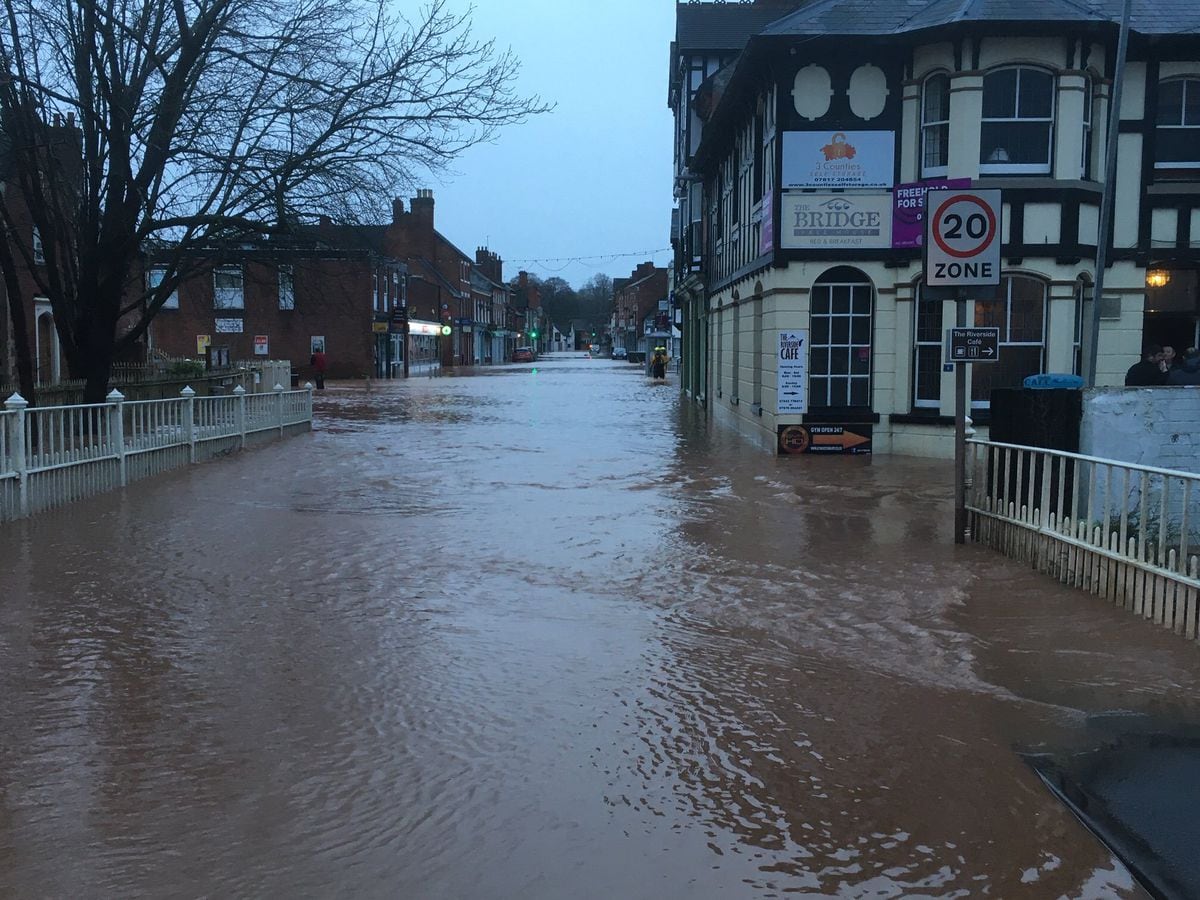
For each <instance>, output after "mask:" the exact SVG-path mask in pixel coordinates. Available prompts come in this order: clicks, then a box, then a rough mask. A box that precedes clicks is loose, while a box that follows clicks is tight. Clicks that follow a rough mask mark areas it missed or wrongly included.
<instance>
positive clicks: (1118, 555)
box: [967, 440, 1200, 639]
mask: <svg viewBox="0 0 1200 900" xmlns="http://www.w3.org/2000/svg"><path fill="white" fill-rule="evenodd" d="M968 448H969V449H968V459H967V464H968V478H969V479H970V480H971V485H970V489H969V490H968V494H967V509H968V515H969V519H970V523H969V524H970V528H971V533H972V535H973V536H974V539H975V540H977V541H979V542H981V543H984V544H987V545H989V546H991V547H992V548H994V549H996V550H999V551H1000V552H1002V553H1004V554H1005V555H1007V556H1010V557H1012V558H1014V559H1018V560H1021V561H1022V562H1027V563H1029V564H1030V565H1032V566H1033V567H1034V568H1036V569H1038V570H1039V571H1041V572H1045V573H1047V574H1050V575H1053V576H1055V577H1056V578H1058V579H1059V581H1061V582H1063V583H1064V584H1071V585H1074V586H1075V587H1078V588H1082V589H1083V590H1087V591H1091V592H1092V593H1093V594H1097V595H1100V596H1103V597H1106V598H1107V599H1109V600H1110V601H1112V602H1113V603H1115V604H1117V605H1119V606H1121V607H1123V608H1126V609H1129V610H1130V611H1132V612H1134V613H1135V614H1137V615H1140V616H1142V617H1144V618H1146V619H1149V620H1151V621H1154V622H1157V623H1159V624H1160V625H1163V626H1164V627H1166V628H1170V629H1172V630H1173V631H1175V632H1177V633H1179V634H1183V635H1186V636H1187V637H1189V638H1192V639H1195V638H1197V637H1200V622H1198V619H1200V610H1198V605H1200V556H1198V554H1200V475H1195V474H1192V473H1189V472H1181V471H1176V470H1173V469H1159V468H1155V467H1152V466H1140V465H1134V464H1131V463H1123V462H1119V461H1116V460H1111V459H1101V458H1098V457H1094V456H1084V455H1082V454H1078V453H1065V452H1062V451H1058V450H1043V449H1040V448H1033V447H1022V446H1018V445H1015V444H1003V443H996V442H990V441H978V440H972V441H969V442H968Z"/></svg>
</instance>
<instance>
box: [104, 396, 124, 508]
mask: <svg viewBox="0 0 1200 900" xmlns="http://www.w3.org/2000/svg"><path fill="white" fill-rule="evenodd" d="M104 399H105V400H107V401H108V403H109V411H108V433H109V438H110V440H112V442H113V444H115V445H116V450H117V468H118V471H119V472H120V473H121V487H125V484H126V482H127V480H128V476H127V469H126V465H125V395H124V394H122V393H121V392H120V391H118V390H117V389H116V388H113V389H112V390H111V391H110V392H109V394H108V396H107V397H105V398H104Z"/></svg>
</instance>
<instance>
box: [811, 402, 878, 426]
mask: <svg viewBox="0 0 1200 900" xmlns="http://www.w3.org/2000/svg"><path fill="white" fill-rule="evenodd" d="M804 424H805V425H824V424H831V425H843V424H844V425H866V424H873V425H878V424H879V413H877V412H872V411H871V410H870V409H864V408H862V407H858V406H830V407H822V408H821V409H820V410H819V411H818V410H813V411H812V412H808V413H805V414H804Z"/></svg>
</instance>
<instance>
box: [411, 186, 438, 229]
mask: <svg viewBox="0 0 1200 900" xmlns="http://www.w3.org/2000/svg"><path fill="white" fill-rule="evenodd" d="M409 207H410V208H411V209H412V215H413V221H415V222H416V224H417V227H418V228H421V229H422V230H428V231H433V191H432V190H430V189H429V188H421V189H420V190H419V191H417V196H415V197H413V198H412V200H410V201H409Z"/></svg>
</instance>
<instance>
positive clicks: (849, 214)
mask: <svg viewBox="0 0 1200 900" xmlns="http://www.w3.org/2000/svg"><path fill="white" fill-rule="evenodd" d="M781 199H782V204H781V214H780V219H781V221H780V223H779V232H780V246H781V247H783V248H785V249H793V250H808V249H835V248H840V249H851V250H859V249H864V248H885V249H886V248H889V247H891V246H892V195H891V194H784V195H783V197H782V198H781Z"/></svg>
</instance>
